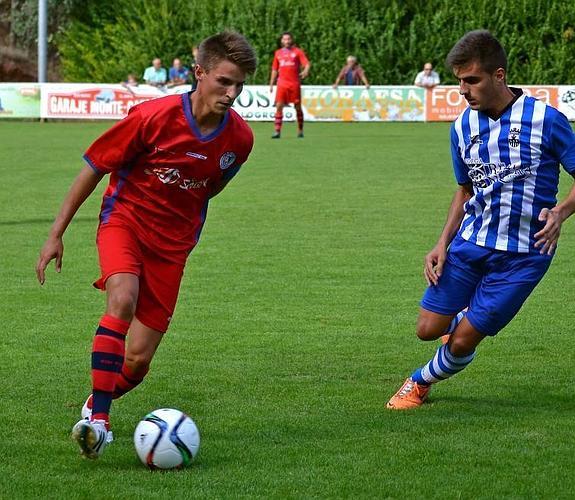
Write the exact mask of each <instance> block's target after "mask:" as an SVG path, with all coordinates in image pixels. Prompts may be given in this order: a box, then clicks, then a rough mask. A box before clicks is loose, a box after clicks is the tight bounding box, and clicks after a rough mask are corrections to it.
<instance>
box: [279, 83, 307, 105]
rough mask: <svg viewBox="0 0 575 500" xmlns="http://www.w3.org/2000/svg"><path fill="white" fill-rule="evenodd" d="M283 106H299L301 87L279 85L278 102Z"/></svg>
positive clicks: (296, 85) (298, 85)
mask: <svg viewBox="0 0 575 500" xmlns="http://www.w3.org/2000/svg"><path fill="white" fill-rule="evenodd" d="M278 102H281V103H283V104H289V103H293V104H299V103H300V102H301V85H300V84H299V83H298V84H295V85H278V88H277V90H276V102H275V104H277V103H278Z"/></svg>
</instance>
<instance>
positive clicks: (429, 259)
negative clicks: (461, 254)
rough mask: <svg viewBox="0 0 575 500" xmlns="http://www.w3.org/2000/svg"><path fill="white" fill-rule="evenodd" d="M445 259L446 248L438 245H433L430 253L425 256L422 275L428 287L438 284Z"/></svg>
mask: <svg viewBox="0 0 575 500" xmlns="http://www.w3.org/2000/svg"><path fill="white" fill-rule="evenodd" d="M446 257H447V248H445V247H444V246H443V245H440V244H437V245H435V247H434V248H433V249H432V250H431V252H429V253H428V254H427V255H426V256H425V265H424V267H423V275H424V276H425V281H427V285H428V286H431V285H437V283H438V282H439V278H441V273H442V272H443V265H444V264H445V259H446Z"/></svg>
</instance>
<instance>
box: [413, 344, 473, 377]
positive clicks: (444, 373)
mask: <svg viewBox="0 0 575 500" xmlns="http://www.w3.org/2000/svg"><path fill="white" fill-rule="evenodd" d="M474 357H475V351H473V352H472V353H471V354H468V355H467V356H463V357H457V356H454V355H453V354H451V352H450V350H449V345H448V344H445V345H442V346H441V347H440V348H439V349H437V352H436V353H435V356H433V358H432V359H431V360H430V361H429V362H428V363H427V364H426V365H424V366H422V367H421V368H418V369H417V370H415V371H414V372H413V374H412V375H411V380H413V381H414V382H417V383H418V384H421V385H429V384H434V383H435V382H439V381H440V380H445V379H446V378H449V377H452V376H453V375H455V374H456V373H459V372H460V371H461V370H463V369H464V368H465V367H466V366H467V365H468V364H469V363H471V362H472V361H473V358H474Z"/></svg>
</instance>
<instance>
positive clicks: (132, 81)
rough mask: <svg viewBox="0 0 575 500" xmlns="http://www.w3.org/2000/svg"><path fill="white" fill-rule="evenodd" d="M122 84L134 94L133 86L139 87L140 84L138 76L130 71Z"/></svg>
mask: <svg viewBox="0 0 575 500" xmlns="http://www.w3.org/2000/svg"><path fill="white" fill-rule="evenodd" d="M120 85H121V86H122V87H124V88H125V89H126V90H127V91H128V92H130V94H132V95H134V92H133V91H132V87H137V86H138V85H139V82H138V77H137V76H136V75H135V74H134V73H129V74H128V76H127V77H126V79H125V80H124V81H123V82H120Z"/></svg>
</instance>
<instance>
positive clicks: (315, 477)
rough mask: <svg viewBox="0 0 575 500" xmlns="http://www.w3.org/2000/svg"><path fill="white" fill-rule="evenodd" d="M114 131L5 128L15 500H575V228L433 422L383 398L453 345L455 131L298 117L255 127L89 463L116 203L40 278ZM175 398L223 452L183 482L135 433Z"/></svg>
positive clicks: (5, 469)
mask: <svg viewBox="0 0 575 500" xmlns="http://www.w3.org/2000/svg"><path fill="white" fill-rule="evenodd" d="M109 126H110V124H109V123H45V124H40V123H29V122H15V123H14V122H13V123H9V122H0V137H1V138H2V139H1V140H2V154H1V155H0V173H1V174H2V180H3V185H2V189H1V191H0V200H1V206H2V211H1V213H0V230H1V235H2V236H1V241H0V257H1V262H2V267H1V268H0V283H1V288H0V294H1V295H0V300H1V303H2V306H1V307H2V308H1V310H2V327H1V328H2V335H1V344H0V345H1V353H0V354H1V358H2V361H1V363H0V378H1V383H0V384H1V385H0V387H1V395H2V399H1V402H0V425H1V428H0V435H1V438H0V457H1V458H0V498H2V499H4V498H6V499H19V498H53V499H69V498H86V499H88V498H89V499H112V498H118V499H139V498H150V499H152V498H154V499H155V498H169V499H186V498H312V497H321V498H398V499H403V498H441V499H454V498H553V499H554V498H573V494H574V491H575V476H574V475H573V470H574V466H573V454H574V452H575V437H574V436H575V434H574V432H573V421H574V420H573V417H574V412H575V399H574V397H573V392H572V387H573V360H574V357H573V313H572V306H573V296H574V295H575V284H574V280H573V260H574V259H575V227H574V224H573V220H570V221H568V222H567V223H565V225H564V229H563V233H564V234H563V236H562V241H561V245H560V249H559V252H558V255H557V256H556V258H555V262H554V263H553V265H552V266H551V269H550V271H549V272H548V274H547V276H546V278H545V279H544V281H543V282H542V283H541V284H540V286H539V287H538V288H537V289H536V290H535V292H534V293H533V295H532V296H531V297H530V299H529V300H528V301H527V303H526V305H525V306H524V308H523V310H522V311H521V312H520V314H519V315H518V316H517V318H516V319H515V320H514V321H513V322H512V323H511V324H510V325H509V326H508V327H507V328H506V329H505V330H504V331H502V332H501V333H500V334H499V336H497V337H496V338H495V339H493V340H488V341H486V342H485V343H484V344H483V345H482V346H481V348H480V350H479V353H478V356H477V359H476V360H475V361H474V362H473V364H471V365H470V366H469V368H468V369H466V370H465V372H463V373H461V374H460V375H458V376H456V377H454V378H453V379H451V380H448V381H446V382H443V383H441V384H439V385H438V386H436V387H435V388H434V390H433V392H432V394H431V397H430V404H427V405H425V406H424V407H422V408H421V409H419V410H417V411H414V412H406V413H401V412H398V413H394V412H389V411H387V410H385V409H384V405H385V402H386V401H387V399H388V398H389V396H390V395H391V394H393V392H395V390H396V389H397V388H398V386H399V385H400V384H401V383H402V382H403V380H404V378H405V377H406V376H407V375H408V374H409V373H411V371H412V370H413V369H414V368H415V367H417V366H419V365H420V364H423V362H425V361H427V360H428V359H429V358H430V357H431V355H432V354H433V352H434V351H435V348H436V345H435V343H433V344H431V343H423V342H421V341H418V340H417V338H416V337H415V333H414V330H415V328H414V325H415V319H416V315H417V310H418V303H419V300H420V297H421V294H422V292H423V290H424V280H423V277H422V262H423V257H424V255H425V253H426V252H427V251H428V250H429V249H430V248H431V247H432V246H433V244H434V243H435V239H436V237H437V236H438V234H439V232H440V230H441V227H442V225H443V222H444V220H445V215H446V212H447V207H448V206H449V203H450V199H451V195H452V192H453V190H454V189H455V182H454V180H453V176H452V172H451V167H450V158H449V147H448V130H449V128H448V127H449V125H448V124H310V125H308V126H307V128H306V138H305V139H304V140H297V139H295V128H294V125H293V124H287V125H286V126H285V130H284V134H283V138H282V139H281V140H280V141H271V140H270V139H269V136H270V135H271V131H272V126H271V124H253V129H254V131H255V133H256V145H255V149H254V152H253V154H252V157H251V159H250V161H249V163H248V164H246V166H245V167H244V168H243V170H242V172H241V173H240V174H239V175H238V177H237V178H236V179H235V180H234V181H233V182H232V184H230V186H229V187H228V188H227V190H226V191H224V192H223V193H222V194H221V195H220V196H218V197H217V198H216V199H214V200H213V202H212V204H211V207H210V212H209V215H208V220H207V223H206V226H205V229H204V232H203V235H202V240H201V241H200V244H199V245H198V247H197V248H196V249H195V251H194V252H193V253H192V256H191V258H190V260H189V263H188V268H187V272H186V276H185V279H184V282H183V285H182V290H181V295H180V300H179V304H178V307H177V309H176V313H175V316H174V321H173V323H172V326H171V329H170V332H169V333H168V335H167V336H166V338H165V340H164V342H163V344H162V345H161V346H160V349H159V351H158V353H157V356H156V358H155V360H154V363H153V365H152V370H151V372H150V374H149V376H148V378H147V379H146V381H145V382H144V383H143V384H142V385H141V386H140V387H138V388H137V389H136V390H135V391H134V392H132V393H130V394H129V395H127V396H126V397H125V398H124V399H121V400H119V401H117V402H116V403H115V404H114V407H113V410H112V420H113V427H114V433H115V437H116V441H115V442H114V443H113V445H111V446H110V447H109V448H107V449H106V452H105V454H104V456H103V457H102V458H101V459H100V460H98V461H95V462H90V461H87V460H83V459H81V458H80V456H79V454H78V451H77V449H76V445H75V444H74V443H73V442H72V441H71V440H70V438H69V433H70V430H71V427H72V425H73V424H74V423H75V422H76V421H77V419H78V418H79V412H80V408H81V406H82V403H83V401H84V399H85V398H86V396H87V394H88V393H89V377H90V372H89V357H90V346H91V341H92V336H93V332H94V330H95V326H96V324H97V322H98V320H99V318H100V315H101V314H102V312H103V305H104V296H103V294H101V293H100V292H98V291H96V290H95V289H93V288H92V286H91V283H92V280H93V279H95V278H97V276H98V266H97V257H96V250H95V245H94V234H95V229H96V225H97V215H98V210H99V205H100V200H101V197H100V194H99V191H98V193H97V194H96V193H95V194H94V196H92V197H91V198H90V199H89V200H88V201H87V203H86V204H85V206H84V207H82V209H81V211H80V212H79V213H78V215H77V217H76V220H75V222H74V223H73V224H72V225H71V226H70V228H69V230H68V233H67V235H66V237H65V240H64V242H65V245H66V251H65V256H64V267H63V271H62V273H61V274H60V275H57V274H56V273H55V272H54V271H53V267H52V266H51V267H50V269H49V272H48V276H47V282H46V284H45V285H44V287H40V286H39V285H38V284H37V282H36V279H35V275H34V265H35V261H36V258H37V254H38V251H39V249H40V247H41V245H42V243H43V241H44V238H45V237H46V235H47V232H48V229H49V226H50V224H51V222H52V220H53V217H54V215H55V214H56V212H57V210H58V208H59V205H60V202H61V200H62V198H63V196H64V194H65V192H66V191H67V189H68V186H69V185H70V183H71V181H72V179H73V178H74V176H75V175H76V173H77V171H78V170H79V169H80V168H81V166H82V161H81V155H82V153H83V151H84V150H85V149H86V148H87V146H88V145H89V144H90V142H91V141H92V140H93V139H94V138H95V137H97V136H98V135H99V134H100V133H101V132H102V131H104V130H105V129H106V128H108V127H109ZM570 185H571V181H570V179H569V178H568V176H567V175H564V176H563V178H562V185H561V188H562V189H561V192H562V194H565V193H566V191H567V189H569V187H570ZM102 187H103V184H102ZM574 220H575V219H574ZM166 406H167V407H175V408H179V409H181V410H183V411H185V412H187V413H189V414H190V415H191V416H192V418H194V420H195V421H196V423H197V424H198V427H199V428H200V432H201V434H202V448H201V451H200V455H199V457H198V460H197V462H196V463H195V464H194V465H193V466H192V467H191V468H189V469H187V470H185V471H179V472H178V471H176V472H167V473H161V472H150V471H148V470H146V469H145V468H144V467H143V466H142V465H141V464H140V463H139V461H138V459H137V457H136V455H135V453H134V449H133V445H132V433H133V430H134V428H135V426H136V424H137V422H138V421H139V419H140V418H141V417H143V416H144V415H145V414H146V413H147V412H148V411H150V410H153V409H155V408H158V407H166Z"/></svg>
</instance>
